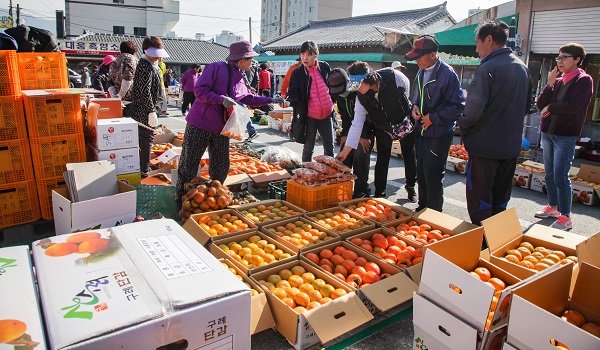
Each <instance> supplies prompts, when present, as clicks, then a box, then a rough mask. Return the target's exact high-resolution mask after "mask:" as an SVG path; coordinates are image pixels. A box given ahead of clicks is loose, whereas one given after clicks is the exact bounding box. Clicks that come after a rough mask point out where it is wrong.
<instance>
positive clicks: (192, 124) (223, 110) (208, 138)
mask: <svg viewBox="0 0 600 350" xmlns="http://www.w3.org/2000/svg"><path fill="white" fill-rule="evenodd" d="M254 56H258V54H257V53H256V52H254V51H253V50H252V45H251V44H250V43H249V42H247V41H238V42H235V43H233V44H231V46H230V47H229V56H228V57H227V62H215V63H212V64H209V65H208V66H206V69H205V70H204V73H203V74H202V75H201V76H200V77H199V78H198V81H197V82H196V85H195V86H194V95H195V96H196V100H195V102H194V104H193V105H192V107H191V108H190V112H189V113H188V115H187V117H186V121H187V126H186V128H185V134H184V140H183V149H182V151H181V157H180V162H179V174H178V179H177V205H178V207H181V196H182V195H184V194H185V188H184V185H185V183H186V182H189V181H190V180H191V179H193V178H194V177H195V176H196V175H197V174H198V164H199V163H200V159H201V157H202V155H203V154H204V151H205V150H206V149H207V148H208V154H209V160H210V165H209V169H208V172H209V174H210V178H211V179H213V180H219V181H220V182H224V181H225V179H226V178H227V173H228V172H229V138H228V137H226V136H223V135H221V131H222V130H223V127H224V126H225V121H226V120H227V118H228V112H227V111H228V109H229V108H231V107H233V106H235V104H236V103H237V102H240V103H243V104H245V105H247V106H250V107H258V106H262V105H266V104H269V103H282V102H283V99H282V98H280V97H274V98H271V97H266V96H257V95H253V94H252V92H250V91H249V90H248V88H247V87H246V84H244V75H243V74H244V73H243V72H244V71H247V70H248V69H250V65H251V64H252V57H254Z"/></svg>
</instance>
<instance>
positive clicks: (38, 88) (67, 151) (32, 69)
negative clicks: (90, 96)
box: [17, 52, 86, 219]
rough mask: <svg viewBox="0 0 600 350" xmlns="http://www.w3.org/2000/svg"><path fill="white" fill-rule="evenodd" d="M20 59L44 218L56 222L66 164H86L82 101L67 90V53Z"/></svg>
mask: <svg viewBox="0 0 600 350" xmlns="http://www.w3.org/2000/svg"><path fill="white" fill-rule="evenodd" d="M17 57H18V61H19V72H20V81H21V87H22V89H23V90H24V91H23V95H24V97H23V101H24V104H25V115H26V121H27V128H28V131H29V143H30V146H31V154H32V158H33V168H34V173H35V182H36V185H37V190H38V194H39V199H40V201H39V202H40V207H41V216H42V218H44V219H52V218H53V214H52V190H54V189H57V188H59V187H61V186H65V183H64V178H63V172H64V171H65V170H66V164H67V163H78V162H85V160H86V158H85V143H84V138H83V121H82V112H81V98H80V95H79V94H78V93H77V92H74V91H71V90H69V89H66V88H68V87H69V82H68V75H67V62H66V57H65V54H64V53H61V52H34V53H18V54H17ZM61 89H62V90H61ZM26 90H27V91H26Z"/></svg>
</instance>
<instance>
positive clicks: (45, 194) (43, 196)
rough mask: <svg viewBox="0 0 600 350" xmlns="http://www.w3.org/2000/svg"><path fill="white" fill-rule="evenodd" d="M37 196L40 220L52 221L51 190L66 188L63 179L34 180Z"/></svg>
mask: <svg viewBox="0 0 600 350" xmlns="http://www.w3.org/2000/svg"><path fill="white" fill-rule="evenodd" d="M35 182H36V184H37V191H38V196H39V197H40V209H41V212H42V218H43V219H48V220H52V219H53V218H54V212H53V211H52V190H57V189H59V188H63V187H67V184H66V183H65V179H64V177H55V178H51V179H36V180H35Z"/></svg>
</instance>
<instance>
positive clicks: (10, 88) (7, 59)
mask: <svg viewBox="0 0 600 350" xmlns="http://www.w3.org/2000/svg"><path fill="white" fill-rule="evenodd" d="M20 94H21V83H20V81H19V64H18V61H17V52H16V51H9V50H0V96H15V95H20Z"/></svg>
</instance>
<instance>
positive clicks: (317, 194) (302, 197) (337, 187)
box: [286, 180, 354, 211]
mask: <svg viewBox="0 0 600 350" xmlns="http://www.w3.org/2000/svg"><path fill="white" fill-rule="evenodd" d="M353 187H354V183H353V182H352V181H347V182H340V183H337V184H333V185H328V186H320V187H313V188H311V187H306V186H304V185H301V184H299V183H297V182H296V181H294V180H289V181H288V182H287V193H286V201H288V202H290V203H292V204H294V205H297V206H299V207H300V208H302V209H305V210H308V211H311V210H319V209H325V208H329V207H331V205H332V204H333V203H337V202H343V201H347V200H350V199H352V189H353Z"/></svg>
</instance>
